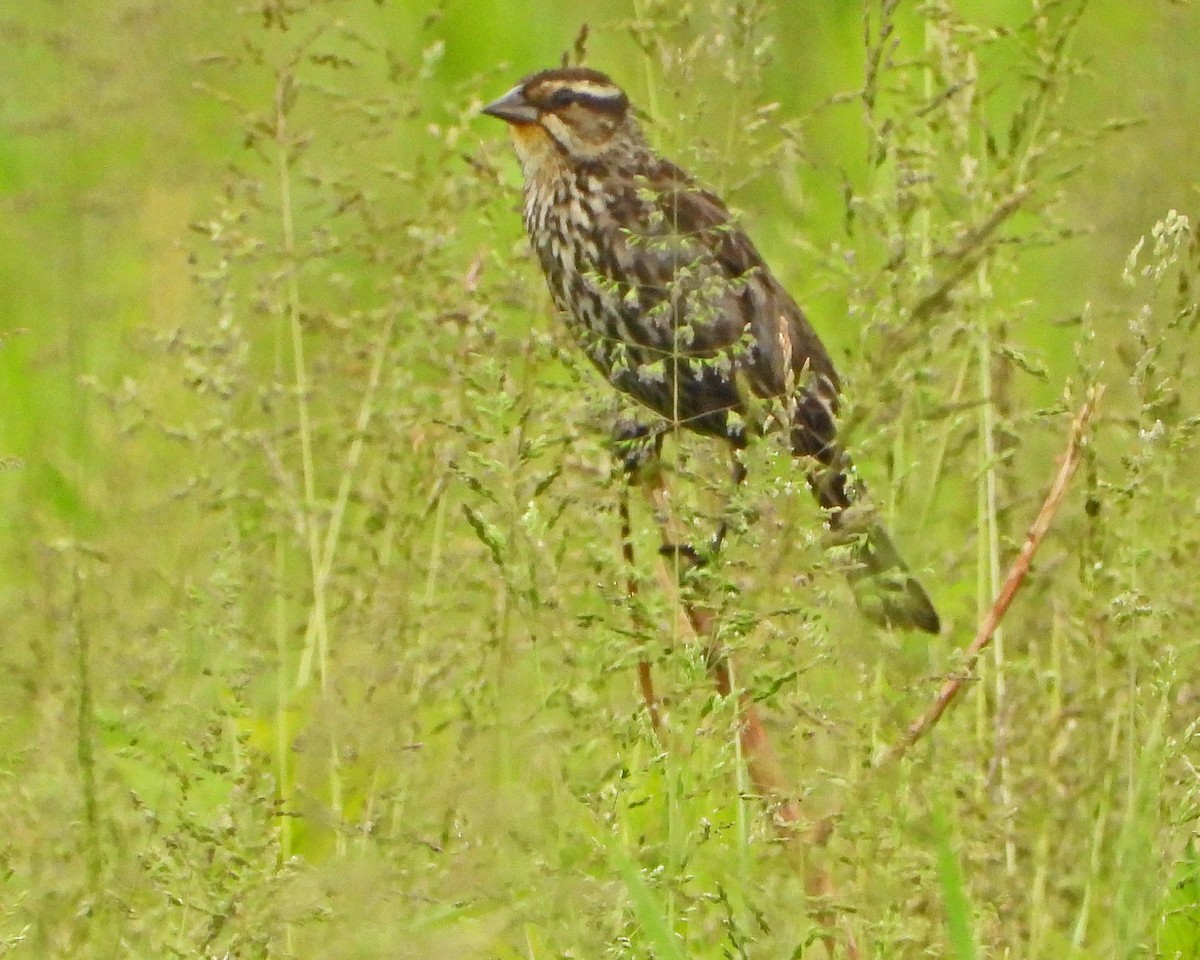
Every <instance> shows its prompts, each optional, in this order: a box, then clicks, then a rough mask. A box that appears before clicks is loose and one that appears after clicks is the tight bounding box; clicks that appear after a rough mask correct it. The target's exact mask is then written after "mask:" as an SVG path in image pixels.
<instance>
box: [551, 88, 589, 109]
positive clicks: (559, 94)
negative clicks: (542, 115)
mask: <svg viewBox="0 0 1200 960" xmlns="http://www.w3.org/2000/svg"><path fill="white" fill-rule="evenodd" d="M580 99H581V98H580V95H579V93H578V92H577V91H575V90H572V89H571V88H570V87H563V88H561V89H559V90H555V91H554V94H553V95H552V96H551V97H550V106H552V107H555V108H557V107H569V106H570V105H571V104H573V103H579V101H580Z"/></svg>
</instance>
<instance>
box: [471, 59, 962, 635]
mask: <svg viewBox="0 0 1200 960" xmlns="http://www.w3.org/2000/svg"><path fill="white" fill-rule="evenodd" d="M481 112H482V113H483V114H485V115H487V116H490V117H495V118H497V119H499V120H502V121H504V122H505V123H506V124H507V126H508V130H509V134H510V138H511V140H512V143H513V146H514V148H515V151H516V155H517V160H518V163H519V165H520V168H521V173H522V179H523V181H524V190H523V195H524V203H523V221H524V226H525V230H526V232H527V234H528V237H529V241H530V245H531V247H532V250H533V252H534V254H535V256H536V258H537V260H538V262H539V264H540V266H541V269H542V272H543V273H544V274H545V278H546V282H547V284H548V286H549V290H550V295H551V298H552V299H553V301H554V304H555V306H556V308H557V310H558V311H559V312H560V313H561V314H562V316H563V317H564V318H565V320H566V325H567V327H568V328H569V330H570V332H571V334H572V335H573V337H574V339H575V340H576V341H577V343H578V345H579V346H580V348H581V349H582V351H583V353H584V354H585V355H586V356H587V358H588V359H589V360H590V361H591V363H592V364H593V365H594V366H595V367H596V369H597V370H598V371H599V372H600V374H601V375H603V376H604V378H605V379H607V380H608V382H609V383H610V384H611V385H612V386H613V387H615V388H616V389H617V390H618V391H620V392H621V393H623V394H625V395H627V396H628V397H630V398H632V399H633V400H635V401H637V402H638V403H639V404H641V405H642V406H644V407H646V408H648V409H649V410H651V411H653V412H654V413H655V414H657V415H658V418H660V419H659V420H658V423H659V425H660V427H661V428H663V429H665V430H670V429H685V430H690V431H694V432H696V433H699V434H702V435H706V436H709V437H715V438H718V439H720V440H722V441H724V442H725V443H727V444H729V445H730V446H731V447H732V449H733V451H734V452H735V456H736V453H737V452H738V451H741V450H742V449H744V448H745V447H746V446H747V445H748V444H750V443H751V442H753V441H754V440H756V439H757V438H759V437H761V436H762V435H764V434H765V433H767V432H771V431H773V430H780V431H781V432H783V434H784V435H785V437H786V442H787V446H788V448H789V450H790V451H791V453H792V454H793V455H794V457H795V458H796V459H797V460H798V461H800V462H802V463H803V464H804V470H805V475H806V479H807V483H808V485H809V486H810V488H811V489H812V491H813V493H814V494H815V496H816V499H817V502H818V503H819V504H820V506H821V508H822V509H823V510H824V512H825V517H826V524H827V526H828V528H829V531H830V539H831V540H833V541H834V542H835V543H840V544H843V545H845V546H846V547H847V551H846V552H847V553H848V554H849V558H850V559H849V563H848V565H847V576H848V578H849V580H850V583H851V587H852V589H853V592H854V595H855V598H856V600H857V601H858V603H859V607H860V609H861V610H862V611H863V613H864V614H865V615H866V616H867V617H868V619H870V620H872V621H874V622H876V623H878V624H881V625H884V626H887V627H893V628H898V629H905V630H910V629H916V630H923V631H926V632H928V633H934V634H936V633H938V632H939V631H940V629H941V623H940V620H939V617H938V614H937V611H936V609H935V608H934V605H933V603H932V601H931V600H930V598H929V595H928V594H927V593H926V591H925V589H924V588H923V587H922V586H921V584H920V583H919V581H918V580H917V579H916V578H915V577H914V576H913V575H912V574H911V573H910V572H909V570H908V568H907V567H906V566H905V564H904V561H903V560H902V558H901V556H900V554H899V553H898V551H897V549H896V547H895V546H894V544H893V542H892V539H891V537H890V536H889V535H888V533H887V531H886V530H885V529H884V527H883V526H882V525H881V524H880V523H879V522H878V520H877V519H876V518H875V515H874V513H875V512H874V510H873V509H871V508H870V500H869V497H868V495H867V491H866V487H865V485H864V484H863V483H862V481H861V479H860V478H859V477H858V476H857V473H856V471H855V469H854V466H853V463H852V461H851V459H850V457H849V455H848V453H847V452H846V451H845V450H844V449H843V447H842V445H841V444H840V442H839V439H838V435H837V413H838V405H839V393H840V390H841V381H840V379H839V377H838V374H837V371H836V369H835V368H834V364H833V361H832V360H831V359H830V356H829V352H828V351H827V350H826V348H825V346H824V344H822V342H821V340H820V338H819V336H818V335H817V333H816V331H815V330H814V329H813V327H812V326H811V324H810V323H809V321H808V319H807V317H806V316H805V314H804V312H803V311H802V310H801V309H800V307H799V306H798V305H797V304H796V301H795V300H794V299H793V298H792V297H791V295H790V294H789V293H788V292H787V291H786V290H785V289H784V287H783V286H782V284H780V282H779V281H778V280H777V279H776V277H775V276H774V274H773V273H772V272H771V269H770V267H769V266H768V265H767V263H766V261H765V260H764V259H763V256H762V255H761V254H760V253H759V251H758V249H757V247H755V245H754V243H753V242H752V241H751V239H750V238H749V236H747V234H746V232H745V231H744V230H743V229H742V227H741V226H740V225H739V223H738V222H737V221H736V220H735V218H734V217H733V216H732V215H731V213H730V211H729V210H728V208H727V207H726V206H725V204H724V203H723V202H722V201H721V200H720V199H719V198H718V197H717V196H716V195H715V194H714V193H712V192H710V191H709V190H707V189H705V188H704V187H703V186H702V185H701V184H700V183H699V182H698V181H697V179H696V178H695V177H693V176H692V175H690V174H689V173H687V172H686V171H685V170H683V169H682V168H681V167H679V166H677V165H676V164H675V163H673V162H671V161H670V160H668V159H666V158H664V157H662V156H660V155H659V154H658V153H657V152H656V151H655V150H654V149H653V147H652V146H651V145H650V143H649V141H648V139H647V137H646V135H645V132H644V130H643V128H642V124H641V122H640V121H639V115H638V112H637V110H636V109H635V108H634V106H633V105H632V104H631V103H630V100H629V97H628V96H627V95H626V93H625V92H624V91H623V90H622V89H621V88H620V87H619V86H617V85H616V84H615V83H614V82H613V81H612V80H611V79H610V78H609V76H608V75H606V74H604V73H601V72H600V71H598V70H593V69H591V68H588V67H583V66H575V67H559V68H554V69H549V70H542V71H540V72H538V73H533V74H531V75H529V76H526V77H525V78H523V79H522V80H521V81H520V82H519V83H517V85H516V86H514V87H513V88H512V89H510V90H509V91H508V92H507V93H505V94H504V95H503V96H501V97H499V98H498V99H496V100H494V101H492V102H491V103H488V104H487V105H485V106H483V107H482V110H481Z"/></svg>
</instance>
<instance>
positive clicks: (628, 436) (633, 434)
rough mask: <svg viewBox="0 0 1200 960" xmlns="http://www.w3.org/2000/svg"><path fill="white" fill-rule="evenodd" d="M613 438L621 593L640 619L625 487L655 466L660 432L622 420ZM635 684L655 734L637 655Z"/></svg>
mask: <svg viewBox="0 0 1200 960" xmlns="http://www.w3.org/2000/svg"><path fill="white" fill-rule="evenodd" d="M613 442H614V447H615V452H616V457H617V461H618V463H619V465H620V469H621V481H620V482H621V491H620V494H619V498H618V500H617V512H618V516H619V517H620V522H621V557H622V559H623V560H624V561H625V593H626V596H628V598H629V601H630V608H631V610H632V612H633V617H634V619H635V620H636V621H639V623H638V625H639V626H644V624H642V623H640V621H641V620H642V619H643V618H642V616H641V615H640V612H639V611H640V609H641V608H640V607H639V606H638V604H637V595H638V578H637V570H636V568H635V566H634V555H633V520H632V518H631V516H630V512H629V488H630V487H631V486H633V485H635V484H639V483H641V482H643V477H644V475H645V474H647V473H648V472H651V471H656V470H657V469H658V464H657V462H656V461H657V459H658V456H659V451H660V449H661V447H662V434H661V433H658V434H655V433H654V432H653V431H652V430H651V429H650V428H649V427H645V426H642V425H641V424H637V423H634V422H632V421H627V420H623V421H620V422H619V423H618V424H617V427H616V429H615V430H614V432H613ZM637 673H638V688H639V689H640V690H641V694H642V701H643V702H644V703H645V704H646V713H647V714H648V715H649V717H650V726H651V727H652V728H653V730H654V732H655V734H659V733H660V732H661V728H662V713H661V711H660V710H659V705H658V696H657V695H656V694H655V692H654V677H653V675H652V673H651V665H650V661H649V660H648V659H647V658H646V657H645V655H643V656H641V657H640V658H639V659H638V665H637Z"/></svg>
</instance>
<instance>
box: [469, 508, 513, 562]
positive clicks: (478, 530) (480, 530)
mask: <svg viewBox="0 0 1200 960" xmlns="http://www.w3.org/2000/svg"><path fill="white" fill-rule="evenodd" d="M462 511H463V515H464V516H465V517H466V518H467V523H469V524H470V525H471V529H472V530H474V531H475V536H477V537H478V538H479V541H480V543H482V544H483V545H484V546H485V547H487V548H488V552H489V553H490V554H491V555H492V563H494V564H495V565H496V566H497V567H500V568H501V569H503V568H504V555H505V553H506V552H507V545H506V544H505V542H504V535H503V534H502V533H501V532H500V531H499V530H497V529H496V526H495V524H492V523H488V521H487V520H485V519H484V518H483V517H482V516H481V515H480V514H479V513H478V511H476V510H474V509H473V508H472V507H471V506H470V505H469V504H465V503H464V504H463V505H462Z"/></svg>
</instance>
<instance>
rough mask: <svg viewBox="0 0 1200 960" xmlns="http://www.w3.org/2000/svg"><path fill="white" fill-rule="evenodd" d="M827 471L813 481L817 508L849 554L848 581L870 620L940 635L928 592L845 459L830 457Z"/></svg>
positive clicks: (815, 475)
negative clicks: (821, 509)
mask: <svg viewBox="0 0 1200 960" xmlns="http://www.w3.org/2000/svg"><path fill="white" fill-rule="evenodd" d="M829 459H830V461H832V462H830V463H827V464H826V466H825V469H823V470H816V471H814V472H813V473H811V474H810V475H809V485H810V486H811V487H812V489H813V493H814V495H815V496H816V498H817V502H818V503H820V504H821V506H822V507H823V508H824V509H825V510H826V511H828V514H829V531H830V534H831V540H832V542H833V543H835V544H839V545H844V546H846V547H847V548H848V551H849V554H850V565H849V569H848V570H847V573H846V577H847V579H848V580H849V581H850V588H851V590H853V591H854V599H855V601H856V602H857V603H858V607H859V609H860V610H861V611H862V612H863V615H864V616H866V617H867V619H869V620H871V621H872V622H874V623H878V624H880V625H881V626H887V627H896V628H899V629H902V630H924V631H925V632H926V633H938V632H940V630H941V627H942V623H941V619H940V618H939V617H938V613H937V610H936V609H935V608H934V606H933V601H931V600H930V599H929V594H927V593H926V592H925V588H924V587H922V586H921V584H920V582H919V581H918V580H917V578H916V577H914V576H913V575H912V574H910V573H909V572H908V567H907V566H906V565H905V563H904V560H903V559H902V558H901V556H900V553H899V551H898V550H897V549H896V545H895V544H894V543H892V538H891V537H890V536H889V535H888V532H887V530H885V529H884V527H883V526H882V525H881V524H880V523H878V522H877V521H876V520H875V519H874V513H873V510H872V509H871V506H870V502H869V500H868V498H867V496H866V491H865V489H864V488H863V486H862V484H861V483H860V482H858V481H857V480H856V479H855V478H854V477H853V473H852V470H851V468H850V465H849V461H848V459H847V457H846V456H845V454H842V453H838V454H834V455H832V456H830V457H829Z"/></svg>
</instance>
